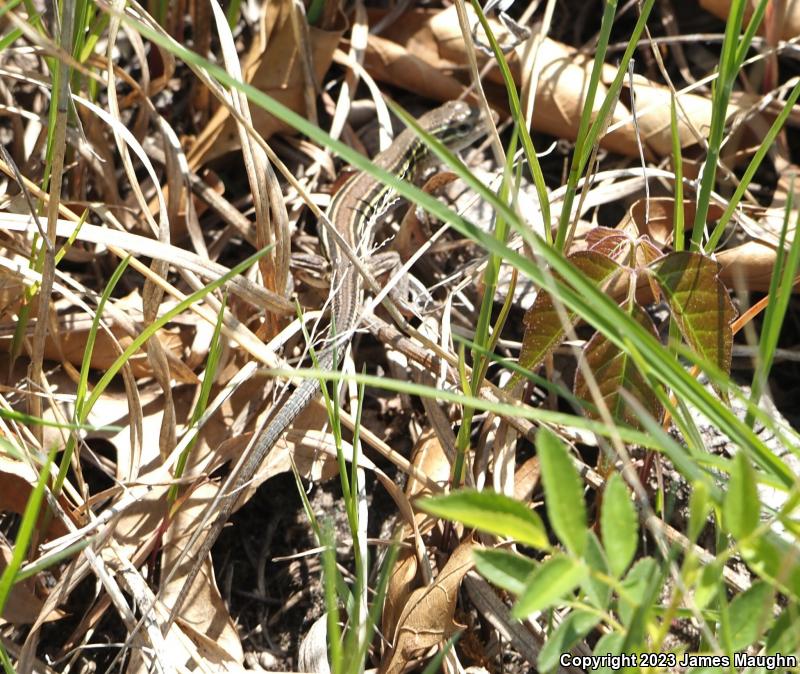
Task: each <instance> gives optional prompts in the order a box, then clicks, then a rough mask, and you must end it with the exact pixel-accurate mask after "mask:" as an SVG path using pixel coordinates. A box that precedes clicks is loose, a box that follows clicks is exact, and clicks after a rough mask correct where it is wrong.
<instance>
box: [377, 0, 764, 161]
mask: <svg viewBox="0 0 800 674" xmlns="http://www.w3.org/2000/svg"><path fill="white" fill-rule="evenodd" d="M465 9H466V11H467V15H468V17H469V23H470V25H475V24H476V23H477V19H476V16H475V12H474V10H473V9H472V7H471V6H470V5H467V6H466V8H465ZM489 23H490V26H491V28H492V31H493V33H494V34H495V37H496V38H497V39H498V41H499V42H500V43H501V44H502V43H510V42H512V41H513V40H514V38H513V36H510V35H509V31H508V29H507V28H506V27H505V26H504V25H503V24H502V23H501V22H499V21H498V20H496V19H494V18H490V19H489ZM478 34H479V38H480V39H481V40H482V41H483V43H484V44H486V43H487V40H486V38H485V36H483V34H482V31H478ZM373 39H374V37H373V36H370V42H369V46H368V50H367V54H368V58H367V62H366V65H367V68H368V70H369V71H370V73H371V74H372V75H373V77H375V78H376V79H379V80H381V81H385V82H389V83H391V84H395V85H398V86H401V87H403V88H405V89H407V90H409V91H413V92H415V93H417V94H420V95H423V96H427V97H430V98H433V99H434V100H441V101H444V100H450V99H452V98H455V97H456V95H457V93H458V92H460V91H461V90H462V89H463V87H464V84H465V83H467V82H468V76H467V71H466V69H465V68H464V66H463V64H465V63H467V62H468V54H467V53H466V49H465V47H464V39H463V36H462V34H461V29H460V27H459V22H458V18H457V15H456V8H455V6H451V7H449V8H448V9H445V10H443V11H439V12H430V11H427V10H426V11H422V10H413V11H408V12H405V13H403V15H402V19H401V20H399V21H395V22H393V24H392V25H391V26H389V27H388V28H387V29H386V30H385V31H384V32H383V34H382V37H381V38H379V40H376V41H375V42H373ZM389 41H391V43H392V44H391V45H390V44H387V42H389ZM525 49H526V45H525V44H524V43H522V44H520V45H519V46H517V47H516V49H515V50H514V51H512V52H511V54H510V55H509V65H510V67H511V71H512V75H513V76H514V80H515V82H516V83H517V84H518V85H519V84H520V83H521V80H522V77H521V73H520V68H521V66H520V63H521V62H522V61H523V58H522V55H523V53H524V50H525ZM488 58H489V57H488V56H487V55H485V54H483V53H478V67H479V68H482V67H483V66H484V65H485V64H486V61H487V60H488ZM537 59H538V63H541V64H542V67H541V74H540V77H539V80H538V83H537V89H536V100H535V106H536V115H535V116H534V119H533V125H534V128H535V129H536V130H537V131H543V132H545V133H549V134H552V135H554V136H557V137H559V138H570V139H574V138H575V137H576V135H577V132H578V124H579V120H580V118H581V111H582V109H583V105H584V96H585V93H586V89H587V87H588V84H589V80H590V71H591V68H592V59H591V58H589V57H587V56H585V55H582V54H581V53H580V52H579V51H578V50H576V49H574V48H573V47H569V46H567V45H565V44H563V43H560V42H556V41H555V40H551V39H549V38H544V39H543V40H542V42H541V45H540V46H539V52H538V55H537ZM395 64H397V65H395ZM442 73H446V74H444V75H443V74H442ZM616 74H617V68H616V66H614V65H612V64H606V65H605V66H604V68H603V71H602V74H601V83H600V86H599V89H598V92H597V96H596V98H595V112H596V111H597V110H598V109H599V107H600V105H601V103H602V100H603V98H604V96H605V94H606V92H607V88H606V87H607V86H608V85H609V84H610V83H611V81H612V80H613V79H614V77H615V76H616ZM487 79H488V80H490V81H491V82H492V83H495V84H499V85H501V87H502V84H503V82H502V77H501V75H500V72H499V70H498V69H497V68H493V69H491V70H490V71H489V73H488V75H487ZM634 82H635V84H634V86H635V93H636V111H637V122H638V129H637V128H636V127H634V124H633V120H632V116H631V111H630V109H629V108H628V107H626V105H625V104H624V103H623V101H622V100H620V101H618V102H617V103H616V105H615V106H614V108H613V109H612V111H611V113H610V119H609V129H608V133H607V134H606V135H605V136H604V137H603V139H602V140H601V144H602V146H603V147H605V148H608V149H609V150H612V151H614V152H619V153H621V154H625V155H628V156H632V157H638V154H639V149H638V144H637V137H638V138H641V140H642V144H643V149H644V152H645V157H646V158H648V159H652V158H657V157H664V156H668V155H669V154H670V153H671V151H672V149H671V142H672V137H671V132H670V97H671V92H670V90H669V89H668V88H667V87H664V86H661V85H659V84H657V83H654V82H651V81H649V80H646V79H645V78H643V77H636V78H635V80H634ZM625 86H626V87H627V86H628V84H627V83H626V84H625ZM497 92H498V93H496V94H493V93H492V90H491V89H487V93H488V95H489V97H490V98H489V101H490V103H491V104H492V105H494V106H496V107H498V108H505V107H506V105H507V97H506V94H505V91H504V89H502V88H498V90H497ZM680 102H681V110H680V112H679V119H678V135H679V138H680V142H681V146H682V147H684V148H686V147H689V146H692V145H695V144H696V143H697V142H698V134H701V135H702V134H705V133H706V130H707V129H708V128H709V126H710V123H711V113H712V104H711V100H710V99H708V98H706V97H704V96H698V95H695V94H692V93H683V94H681V95H680ZM751 103H752V101H751V100H750V99H748V98H746V97H740V98H739V99H735V100H734V101H733V102H732V103H731V104H730V105H729V108H728V116H729V117H732V116H734V115H737V114H740V113H743V112H745V111H746V110H747V109H748V108H749V107H750V105H751ZM684 113H685V115H686V116H688V118H689V119H688V120H687V119H685V118H684V116H683V115H684ZM703 137H704V136H703Z"/></svg>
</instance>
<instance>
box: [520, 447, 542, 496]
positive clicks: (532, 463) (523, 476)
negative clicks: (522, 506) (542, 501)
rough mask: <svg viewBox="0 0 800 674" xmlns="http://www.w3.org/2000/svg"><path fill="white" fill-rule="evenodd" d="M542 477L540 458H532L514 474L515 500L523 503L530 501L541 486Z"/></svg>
mask: <svg viewBox="0 0 800 674" xmlns="http://www.w3.org/2000/svg"><path fill="white" fill-rule="evenodd" d="M540 475H541V468H540V467H539V457H538V456H532V457H530V458H529V459H528V460H527V461H525V462H524V463H523V464H522V465H521V466H520V467H519V468H517V470H516V472H515V473H514V498H515V499H516V500H517V501H522V502H523V503H527V502H528V501H530V499H531V496H533V492H534V491H536V487H537V486H538V484H539V476H540Z"/></svg>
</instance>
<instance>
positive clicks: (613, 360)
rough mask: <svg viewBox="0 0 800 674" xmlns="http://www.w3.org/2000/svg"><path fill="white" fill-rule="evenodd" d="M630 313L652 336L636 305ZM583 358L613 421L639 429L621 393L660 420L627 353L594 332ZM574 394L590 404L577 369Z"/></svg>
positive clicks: (654, 402)
mask: <svg viewBox="0 0 800 674" xmlns="http://www.w3.org/2000/svg"><path fill="white" fill-rule="evenodd" d="M630 313H631V315H632V317H633V318H634V319H635V320H636V321H637V322H638V323H639V324H640V325H642V326H643V327H644V328H645V329H647V330H648V331H649V332H652V333H653V334H654V335H655V334H656V329H655V326H654V325H653V322H652V321H651V320H650V317H649V316H648V315H647V314H646V313H645V312H644V311H643V310H642V308H641V307H639V305H637V304H634V305H633V309H632V311H631V312H630ZM583 358H584V361H585V363H586V364H587V365H588V366H589V369H590V370H591V371H592V374H593V375H594V378H595V380H596V381H597V386H598V388H599V389H600V394H601V395H602V397H603V401H604V402H605V404H606V406H607V407H608V410H609V412H610V413H611V416H612V417H613V418H614V419H615V420H617V421H621V422H624V423H626V424H628V425H629V426H632V427H634V428H641V422H640V421H639V418H638V417H637V416H636V414H635V413H634V412H633V410H632V409H631V408H630V406H629V405H628V403H627V401H626V400H625V398H624V397H623V395H622V394H621V391H622V390H623V389H624V390H625V391H627V392H628V393H630V394H631V395H632V396H633V397H634V398H635V399H636V400H638V401H639V402H640V403H641V404H642V406H643V407H644V408H645V409H646V410H647V411H648V412H649V413H650V414H651V415H652V416H653V417H654V418H655V419H656V420H658V421H660V420H661V416H662V414H663V409H662V407H661V404H660V403H659V401H658V398H656V396H655V395H654V393H653V390H652V388H651V387H650V385H649V384H648V383H647V381H646V380H645V378H644V377H643V376H642V373H641V372H640V371H639V369H638V368H637V367H636V365H635V364H634V362H633V359H632V358H631V357H630V355H629V354H628V353H627V352H625V351H622V350H620V349H619V348H618V347H617V346H616V345H615V344H613V343H612V342H610V341H608V340H607V339H606V338H605V337H604V336H603V335H602V334H600V333H599V332H598V333H595V335H594V336H593V337H592V338H591V339H590V340H589V343H588V344H587V345H586V348H585V349H584V352H583ZM574 390H575V395H576V396H578V397H579V398H583V399H584V400H587V401H589V402H590V403H594V400H593V398H592V396H591V394H590V392H589V385H588V383H587V381H586V379H585V378H584V376H583V373H582V371H581V368H578V370H577V371H576V373H575V386H574ZM588 414H589V415H590V416H593V417H595V418H596V417H597V416H598V415H597V414H594V413H588Z"/></svg>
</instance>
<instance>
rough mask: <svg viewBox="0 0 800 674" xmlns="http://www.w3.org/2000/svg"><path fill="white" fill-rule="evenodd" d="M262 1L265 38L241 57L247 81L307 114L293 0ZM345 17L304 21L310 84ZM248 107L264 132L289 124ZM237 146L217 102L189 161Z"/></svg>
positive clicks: (329, 55)
mask: <svg viewBox="0 0 800 674" xmlns="http://www.w3.org/2000/svg"><path fill="white" fill-rule="evenodd" d="M265 7H266V8H267V12H268V14H267V17H266V20H267V24H268V28H267V31H266V34H267V37H266V39H265V40H264V41H261V40H255V41H254V42H253V46H252V47H251V49H250V51H249V52H248V54H247V56H246V57H245V59H244V63H245V66H244V69H243V72H244V78H245V81H246V82H247V83H249V84H251V85H252V86H254V87H256V88H257V89H258V90H259V91H263V92H264V93H266V94H269V95H270V96H272V97H273V98H275V99H276V100H277V101H279V102H280V103H283V105H285V106H287V107H288V108H291V109H292V110H294V111H295V112H297V113H299V114H301V115H303V116H304V117H305V116H307V110H306V108H305V100H304V95H303V90H304V86H305V82H304V80H303V72H302V67H301V62H300V56H299V49H298V45H297V43H296V40H295V35H294V32H293V31H292V25H291V24H292V22H291V18H290V13H291V12H293V11H295V9H294V5H293V3H292V2H291V0H280V1H279V2H271V3H267V4H266V5H265ZM346 23H347V22H346V20H345V19H344V17H343V16H342V15H339V17H338V25H336V26H335V28H333V29H332V30H321V29H319V28H316V27H314V26H309V27H308V32H307V34H308V37H309V42H310V44H309V47H308V49H309V51H310V53H311V59H312V62H313V70H314V73H313V74H314V79H315V82H314V84H315V86H317V87H319V86H320V85H321V83H322V78H323V77H324V75H325V73H326V72H327V71H328V68H329V67H330V65H331V62H332V61H333V53H334V51H335V50H336V48H337V47H338V45H339V41H340V39H341V36H342V34H343V33H344V31H345V30H346V28H347V25H346ZM251 113H252V117H253V127H254V128H255V130H256V131H257V132H258V133H259V134H260V135H261V136H262V137H263V138H269V137H270V136H272V135H273V134H275V133H278V132H280V131H286V130H290V129H291V127H288V126H286V125H285V124H283V123H282V122H280V121H279V120H278V119H276V118H275V117H273V116H272V115H270V114H269V113H268V112H267V111H266V110H264V109H262V108H260V107H258V106H252V108H251ZM239 147H241V145H240V141H239V133H238V131H237V128H236V124H235V120H233V118H232V117H231V115H230V112H229V111H228V109H227V108H226V107H220V108H219V109H218V110H217V111H216V113H215V114H214V116H213V117H212V118H211V120H210V121H209V123H208V126H206V128H205V129H204V130H203V132H202V133H201V134H200V135H199V136H198V137H197V140H196V141H195V143H194V144H193V145H192V148H191V150H190V151H189V152H188V154H187V158H188V161H189V166H191V167H192V168H193V169H196V168H197V167H198V166H200V165H202V164H205V163H207V162H209V161H211V160H212V159H214V158H216V157H220V156H222V155H223V154H225V153H227V152H231V151H234V150H237V149H239Z"/></svg>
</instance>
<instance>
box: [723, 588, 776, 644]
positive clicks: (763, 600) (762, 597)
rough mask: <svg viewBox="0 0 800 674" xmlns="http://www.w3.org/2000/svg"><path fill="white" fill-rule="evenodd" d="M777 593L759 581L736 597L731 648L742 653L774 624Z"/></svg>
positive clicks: (732, 618) (732, 614) (731, 607)
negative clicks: (773, 617) (773, 613)
mask: <svg viewBox="0 0 800 674" xmlns="http://www.w3.org/2000/svg"><path fill="white" fill-rule="evenodd" d="M774 599H775V593H774V591H773V589H772V587H771V586H770V585H769V583H766V582H764V581H763V580H762V581H758V582H756V583H753V585H751V586H750V588H749V589H748V590H747V591H745V592H743V593H742V594H740V595H739V596H737V597H735V598H734V600H733V601H732V602H731V604H730V606H729V608H728V612H729V616H730V633H731V648H732V649H733V650H734V651H741V650H744V649H745V648H747V647H748V646H751V645H753V644H755V642H756V640H757V639H758V638H759V637H760V636H761V635H762V634H763V633H764V631H765V630H766V629H767V628H768V627H769V625H770V623H771V622H772V607H773V605H774Z"/></svg>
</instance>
